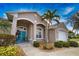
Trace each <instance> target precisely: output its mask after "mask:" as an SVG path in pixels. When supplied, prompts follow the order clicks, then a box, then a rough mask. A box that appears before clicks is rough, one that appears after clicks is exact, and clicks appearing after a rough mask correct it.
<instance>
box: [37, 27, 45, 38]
mask: <svg viewBox="0 0 79 59" xmlns="http://www.w3.org/2000/svg"><path fill="white" fill-rule="evenodd" d="M38 29H41V31H40V30H38ZM37 32H41V37H40V38H39V37H37ZM43 32H44V29H43V28H42V27H41V26H37V28H36V39H44V33H43Z"/></svg>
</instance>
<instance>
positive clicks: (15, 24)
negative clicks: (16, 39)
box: [11, 18, 17, 35]
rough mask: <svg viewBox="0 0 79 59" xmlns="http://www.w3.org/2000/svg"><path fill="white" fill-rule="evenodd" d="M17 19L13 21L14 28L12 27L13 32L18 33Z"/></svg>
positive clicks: (13, 33)
mask: <svg viewBox="0 0 79 59" xmlns="http://www.w3.org/2000/svg"><path fill="white" fill-rule="evenodd" d="M16 26H17V20H16V19H15V18H14V19H13V22H12V29H11V34H12V35H15V34H16V30H17V27H16Z"/></svg>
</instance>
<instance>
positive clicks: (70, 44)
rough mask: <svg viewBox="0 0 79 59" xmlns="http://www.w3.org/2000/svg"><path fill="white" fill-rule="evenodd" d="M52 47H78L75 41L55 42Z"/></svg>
mask: <svg viewBox="0 0 79 59" xmlns="http://www.w3.org/2000/svg"><path fill="white" fill-rule="evenodd" d="M54 46H55V47H58V48H62V47H78V46H79V45H78V43H77V42H75V41H68V42H64V41H57V42H55V43H54Z"/></svg>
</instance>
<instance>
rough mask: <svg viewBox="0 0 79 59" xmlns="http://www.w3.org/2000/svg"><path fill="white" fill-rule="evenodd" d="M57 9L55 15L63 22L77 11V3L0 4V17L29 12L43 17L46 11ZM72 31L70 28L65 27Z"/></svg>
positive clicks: (78, 9)
mask: <svg viewBox="0 0 79 59" xmlns="http://www.w3.org/2000/svg"><path fill="white" fill-rule="evenodd" d="M54 9H57V14H58V15H60V16H61V18H60V21H62V22H65V21H66V20H67V18H69V17H71V15H73V14H74V13H76V12H77V11H79V4H78V3H66V4H65V3H35V4H34V3H0V17H4V18H7V17H6V14H5V13H6V12H9V11H13V12H14V11H31V12H37V13H38V14H40V15H43V14H44V12H46V11H47V10H51V11H53V10H54ZM67 27H68V28H69V29H72V28H71V27H70V26H67Z"/></svg>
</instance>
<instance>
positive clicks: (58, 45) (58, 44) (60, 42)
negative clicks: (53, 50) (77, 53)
mask: <svg viewBox="0 0 79 59" xmlns="http://www.w3.org/2000/svg"><path fill="white" fill-rule="evenodd" d="M54 46H55V47H58V48H62V47H63V41H58V42H55V43H54Z"/></svg>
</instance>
